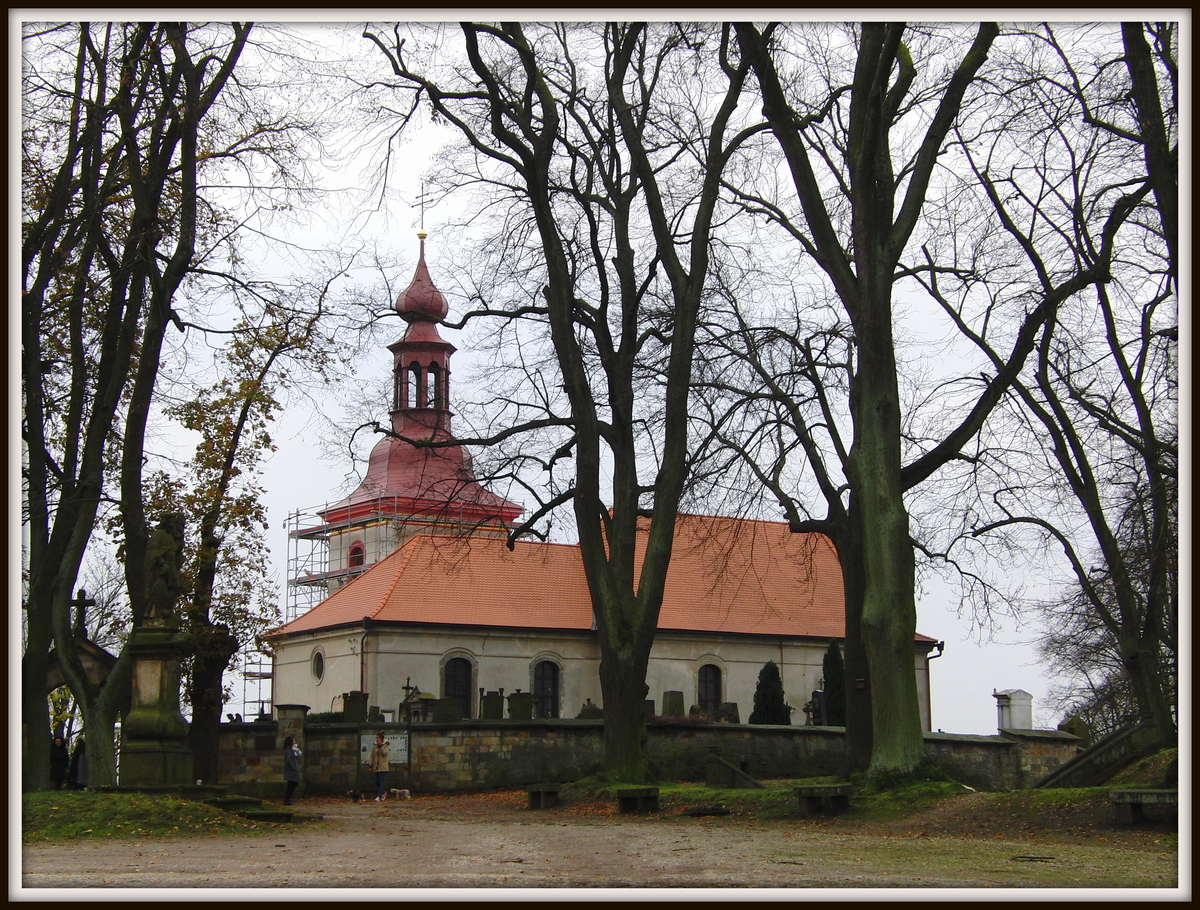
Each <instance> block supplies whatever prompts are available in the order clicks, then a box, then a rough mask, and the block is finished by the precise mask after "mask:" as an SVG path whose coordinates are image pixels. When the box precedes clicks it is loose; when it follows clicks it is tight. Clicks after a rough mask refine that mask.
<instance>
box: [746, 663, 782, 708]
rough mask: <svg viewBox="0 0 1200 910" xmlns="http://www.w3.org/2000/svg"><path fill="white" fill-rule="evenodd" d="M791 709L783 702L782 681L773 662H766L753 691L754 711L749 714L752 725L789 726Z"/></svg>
mask: <svg viewBox="0 0 1200 910" xmlns="http://www.w3.org/2000/svg"><path fill="white" fill-rule="evenodd" d="M791 722H792V709H791V707H790V706H789V705H788V704H787V703H786V702H785V701H784V700H783V679H782V678H781V677H780V675H779V667H777V666H775V661H773V660H768V661H767V662H766V663H765V664H764V665H763V668H762V669H761V670H760V671H759V673H758V686H757V687H756V688H755V690H754V710H753V711H751V712H750V723H752V724H790V723H791Z"/></svg>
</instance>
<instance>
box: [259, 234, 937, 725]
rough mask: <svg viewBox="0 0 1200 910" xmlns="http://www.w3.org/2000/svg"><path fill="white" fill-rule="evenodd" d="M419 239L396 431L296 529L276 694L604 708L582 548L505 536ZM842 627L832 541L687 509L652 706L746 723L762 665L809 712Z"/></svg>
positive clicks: (442, 304)
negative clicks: (469, 437)
mask: <svg viewBox="0 0 1200 910" xmlns="http://www.w3.org/2000/svg"><path fill="white" fill-rule="evenodd" d="M419 236H420V241H421V247H420V256H419V258H418V262H417V266H416V272H415V275H414V277H413V280H412V282H411V284H410V285H409V286H408V288H407V289H406V290H405V291H404V292H403V293H402V294H401V295H400V296H399V298H398V299H397V300H396V305H395V308H396V311H397V312H398V313H399V315H400V316H401V317H402V319H403V320H404V321H405V323H407V328H406V330H405V332H404V335H403V337H402V338H401V339H400V340H398V341H396V342H393V343H392V344H390V345H388V350H389V351H390V352H391V354H392V370H393V383H392V386H393V389H392V407H391V413H390V417H391V426H392V429H393V430H394V432H395V433H396V434H397V436H385V437H382V438H381V439H380V440H379V441H378V442H377V443H376V444H375V446H374V448H373V450H372V451H371V455H370V459H369V462H368V465H367V470H366V473H365V475H364V477H363V480H362V483H361V484H360V485H359V486H358V488H357V489H355V490H354V492H352V493H351V494H350V495H349V496H348V497H346V498H345V499H342V500H341V501H339V502H336V503H334V504H332V505H329V506H326V507H324V508H322V509H320V510H318V511H317V512H316V515H315V520H314V521H312V522H311V523H309V524H308V525H306V526H302V527H297V528H294V529H293V530H292V531H291V532H290V533H291V536H292V537H294V538H303V539H307V540H310V541H315V542H319V544H320V552H321V554H322V564H321V565H320V566H316V567H310V570H309V571H304V572H299V573H296V574H295V576H294V577H289V579H288V583H289V585H291V586H302V587H303V588H305V589H306V590H308V591H310V592H316V596H315V597H314V600H315V605H314V606H312V607H311V608H310V609H307V610H306V611H304V612H303V613H301V614H300V615H298V616H295V617H294V618H292V619H291V620H290V621H288V622H287V623H285V624H284V625H283V626H281V627H279V628H278V629H275V630H274V631H273V632H271V633H270V634H269V636H268V638H269V640H270V641H271V644H272V648H273V657H272V662H273V665H272V670H271V685H272V693H271V700H272V702H273V703H274V704H275V705H280V704H303V705H307V706H309V708H310V709H311V710H312V711H314V712H327V711H336V710H339V709H340V707H341V699H342V696H343V694H345V693H348V692H352V691H358V692H365V693H367V694H368V699H369V702H370V704H371V705H376V706H379V707H380V708H381V709H382V711H383V715H384V717H385V718H391V719H393V720H399V719H400V717H401V710H400V705H401V703H402V702H404V701H405V700H406V698H407V697H408V696H409V694H410V693H413V692H418V691H419V692H422V693H428V694H429V695H432V696H435V697H437V698H440V699H454V700H456V701H457V702H459V704H460V706H461V711H462V715H463V716H464V717H468V718H470V717H479V716H480V715H481V709H482V701H483V694H484V693H485V692H497V693H519V692H525V693H532V701H533V716H534V717H541V718H557V717H576V716H577V715H579V713H580V712H581V710H582V709H583V708H584V706H585V705H591V706H595V707H599V708H601V709H602V708H603V703H602V697H601V694H600V677H599V672H598V668H599V660H600V653H599V644H598V641H597V636H596V631H595V621H594V618H593V615H592V606H591V598H590V595H589V592H588V586H587V581H586V578H585V576H584V571H583V563H582V560H581V558H580V554H579V549H578V547H577V546H574V545H569V544H559V543H544V542H540V541H535V540H518V541H516V543H515V545H514V548H513V549H511V550H510V549H509V548H508V545H507V540H506V536H507V532H508V530H509V529H510V528H512V527H513V526H514V525H515V523H516V521H517V519H518V517H519V516H520V514H521V512H522V507H521V506H520V505H518V504H516V503H512V502H509V501H508V500H506V499H504V498H503V497H501V496H498V495H496V494H495V493H493V492H491V491H489V490H487V489H486V488H484V487H483V486H482V485H481V484H480V483H478V482H477V481H476V479H475V476H474V473H473V471H472V467H471V461H470V456H469V454H468V453H467V452H466V451H465V450H464V449H463V448H462V447H461V446H458V445H455V444H454V436H453V433H452V430H451V416H452V415H451V411H450V375H451V374H450V358H451V355H452V354H453V353H454V350H455V348H454V346H453V345H451V344H450V343H448V342H446V341H445V340H443V339H442V337H441V335H440V334H439V332H438V324H439V323H440V322H441V321H442V320H444V319H445V318H446V316H447V315H448V312H449V310H448V306H447V303H446V300H445V298H444V297H443V296H442V294H441V293H440V292H439V291H438V290H437V288H436V287H435V285H434V283H433V281H432V279H431V277H430V274H429V270H428V267H427V265H426V262H425V234H424V233H422V234H420V235H419ZM397 437H404V438H397ZM406 440H430V441H434V442H438V443H441V445H439V446H437V447H426V446H415V445H413V444H412V443H411V442H408V441H406ZM642 548H644V539H643V541H642ZM844 635H845V625H844V604H843V593H842V576H841V568H840V566H839V564H838V561H837V554H836V552H835V551H834V548H833V545H832V543H831V542H830V541H829V539H828V538H826V537H824V536H823V535H820V534H793V533H791V532H790V529H789V528H788V526H787V525H786V524H783V523H779V522H767V521H752V520H746V519H734V518H720V517H715V516H701V515H681V516H680V518H679V521H678V526H677V530H676V538H675V545H674V550H673V555H672V557H671V565H670V569H669V571H668V575H667V582H666V590H665V593H664V597H663V605H662V610H661V613H660V616H659V623H658V634H657V636H656V638H655V643H654V647H653V650H652V652H651V655H650V662H649V666H648V669H647V675H646V684H647V687H648V694H647V698H648V699H650V700H652V701H653V702H654V703H655V706H656V708H655V710H656V711H661V710H663V701H664V693H667V692H681V693H683V704H684V710H685V711H688V710H690V709H695V710H699V711H700V712H702V713H703V714H704V715H705V716H707V717H709V718H715V717H716V716H717V712H718V708H719V707H720V706H721V705H723V704H726V703H730V702H732V703H735V704H736V705H737V706H738V715H739V717H740V719H741V720H742V721H743V722H744V721H745V720H746V719H747V718H748V717H749V714H750V711H751V707H752V705H753V699H754V691H755V688H756V686H757V682H758V675H759V672H760V671H761V669H762V667H763V665H764V664H765V663H766V662H767V661H774V662H775V664H776V665H777V666H778V667H779V670H780V675H781V677H782V680H783V686H784V693H785V697H786V698H787V701H788V703H789V704H790V705H792V707H793V708H794V709H795V710H794V712H793V715H792V723H794V724H796V723H804V722H805V717H804V715H803V713H802V712H801V710H800V706H802V705H804V704H805V702H807V701H808V700H809V698H810V695H811V693H812V692H813V690H816V689H822V688H823V682H824V681H823V680H822V678H821V677H822V661H823V658H824V654H825V651H826V649H827V647H828V645H829V642H830V641H832V640H837V641H839V643H840V642H841V640H842V639H843V638H844ZM934 646H935V640H934V639H932V638H928V637H927V636H924V635H918V636H917V637H916V639H915V640H914V642H913V668H914V672H915V674H916V678H917V684H918V689H919V692H920V696H921V719H922V724H923V728H924V729H926V730H929V729H930V699H929V653H930V651H931V650H932V649H933V648H934ZM676 698H677V696H676Z"/></svg>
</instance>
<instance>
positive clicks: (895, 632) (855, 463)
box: [847, 213, 925, 778]
mask: <svg viewBox="0 0 1200 910" xmlns="http://www.w3.org/2000/svg"><path fill="white" fill-rule="evenodd" d="M873 214H878V213H873ZM866 233H868V234H869V232H866ZM862 271H863V273H864V274H863V275H862V276H860V281H861V282H862V283H861V294H860V296H859V298H858V300H857V301H856V304H855V306H854V307H853V308H852V312H853V314H854V324H855V330H856V332H857V334H858V350H859V363H858V370H857V372H856V373H855V375H854V378H853V381H852V383H851V394H850V411H851V414H852V415H853V420H854V444H853V446H852V448H851V450H850V454H849V458H848V464H847V475H848V478H849V480H850V485H851V488H852V489H853V491H854V498H855V501H856V502H857V503H858V508H859V509H860V510H861V511H860V515H861V528H862V540H863V548H862V554H863V556H862V558H863V564H862V578H863V607H862V624H861V625H862V636H863V644H864V646H865V648H866V653H867V663H868V665H869V667H870V676H869V680H868V686H869V688H870V694H871V718H872V728H873V734H872V745H871V763H870V766H869V768H868V771H867V774H868V776H869V777H873V778H886V777H890V776H892V775H904V774H908V773H910V772H912V771H914V770H916V768H917V767H918V766H919V765H920V764H921V763H922V762H924V761H925V743H924V738H923V736H922V730H921V708H920V700H919V696H918V693H917V681H916V673H915V672H914V657H913V642H914V640H915V638H916V632H917V607H916V596H915V585H916V570H915V557H914V555H913V547H912V540H911V538H910V536H909V529H908V524H909V522H908V511H907V509H906V507H905V505H904V490H903V488H902V486H901V482H900V438H901V437H900V394H899V388H898V384H897V379H896V360H895V346H894V343H893V338H892V306H891V275H890V273H887V274H885V273H883V272H882V271H881V270H879V269H874V270H872V269H870V267H869V266H867V265H865V264H864V266H863V268H862Z"/></svg>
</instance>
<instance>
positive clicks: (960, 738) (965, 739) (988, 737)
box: [922, 731, 1016, 746]
mask: <svg viewBox="0 0 1200 910" xmlns="http://www.w3.org/2000/svg"><path fill="white" fill-rule="evenodd" d="M922 736H923V737H924V739H925V741H926V742H930V741H933V742H950V743H982V744H984V745H989V746H1013V745H1016V743H1015V742H1014V741H1013V740H1011V739H1008V738H1007V737H1004V736H1000V735H998V734H991V733H930V732H928V731H926V732H925V733H923V734H922Z"/></svg>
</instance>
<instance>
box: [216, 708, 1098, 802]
mask: <svg viewBox="0 0 1200 910" xmlns="http://www.w3.org/2000/svg"><path fill="white" fill-rule="evenodd" d="M380 727H381V725H379V724H375V725H360V724H326V723H319V724H308V725H306V726H305V727H304V734H303V737H302V739H301V741H300V744H301V748H302V750H303V752H304V756H303V759H302V761H303V774H302V776H303V782H302V783H301V789H300V793H301V794H304V793H306V792H307V793H345V792H347V791H349V790H366V789H369V774H368V773H367V771H366V769H365V767H364V766H363V765H362V764H361V761H360V756H359V741H360V740H359V737H360V735H361V734H362V733H364V732H365V733H370V732H374V731H375V730H376V729H378V728H380ZM382 728H383V729H385V730H387V731H388V732H389V733H399V732H402V731H403V730H404V726H403V725H400V724H384V725H382ZM648 732H649V744H650V760H651V766H652V770H653V771H654V773H655V774H656V775H657V776H658V777H660V778H662V779H664V780H695V781H703V780H704V778H705V770H706V763H707V759H708V757H709V755H711V754H714V753H715V754H718V755H721V756H722V757H724V758H726V759H727V760H728V761H730V762H732V763H734V764H735V765H737V766H738V767H740V768H742V770H744V771H745V772H746V773H747V774H749V775H750V776H751V777H754V778H756V779H759V780H772V779H789V778H791V779H795V778H802V777H816V776H820V775H828V774H837V773H838V770H839V768H840V765H841V757H842V749H843V731H842V729H841V728H840V727H814V726H789V727H785V726H778V727H776V726H765V725H755V726H751V725H749V724H691V723H686V722H683V721H678V722H654V721H651V722H650V723H649V724H648ZM411 733H412V739H411V741H410V746H409V748H410V751H411V759H412V761H411V762H410V764H409V765H407V766H406V765H402V764H400V765H395V766H393V768H392V774H391V778H390V784H391V786H393V787H406V788H409V789H411V790H414V791H417V792H433V791H445V790H471V789H484V788H488V787H521V786H524V785H525V784H529V783H538V782H567V781H572V780H577V779H579V778H581V777H587V776H589V775H592V774H595V773H598V772H599V770H600V767H601V761H602V757H603V741H602V740H603V722H602V721H595V720H533V721H511V720H505V721H480V720H465V721H460V722H458V723H453V724H434V723H426V724H418V725H415V726H414V727H413V728H412V731H411ZM925 743H926V747H927V749H928V750H929V757H930V758H931V759H932V760H933V761H934V762H935V763H936V764H938V765H939V766H940V767H941V768H942V769H943V770H945V771H946V773H947V774H949V775H950V776H951V777H952V778H954V779H955V780H958V781H961V782H962V783H964V784H967V785H968V786H971V787H975V788H976V789H979V790H1013V789H1021V788H1024V787H1028V786H1030V785H1032V784H1033V783H1034V782H1035V781H1037V780H1038V779H1039V778H1041V777H1043V776H1044V775H1045V774H1046V773H1048V772H1049V771H1050V770H1052V769H1053V768H1055V767H1057V766H1058V765H1059V764H1061V763H1062V762H1064V761H1066V760H1068V759H1070V758H1072V757H1073V756H1074V755H1075V753H1076V751H1077V749H1078V746H1077V743H1078V739H1077V738H1076V737H1074V736H1071V735H1070V734H1066V733H1061V732H1058V731H1041V730H1038V731H1005V733H1004V734H1003V735H1001V736H967V735H955V734H949V733H926V734H925ZM282 746H283V739H282V735H281V734H279V732H278V725H277V724H275V723H273V722H253V723H228V724H222V728H221V757H220V780H218V781H217V783H219V784H223V785H226V786H229V787H230V788H231V789H232V790H233V791H234V792H238V793H246V794H250V795H255V796H264V797H268V798H279V796H281V794H282V790H283V757H282Z"/></svg>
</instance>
